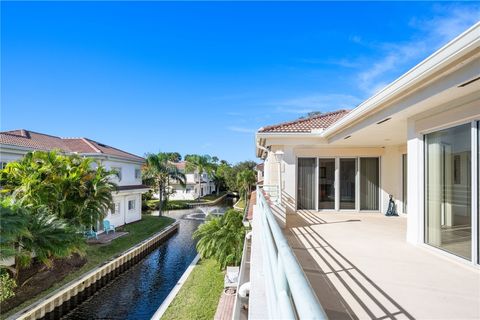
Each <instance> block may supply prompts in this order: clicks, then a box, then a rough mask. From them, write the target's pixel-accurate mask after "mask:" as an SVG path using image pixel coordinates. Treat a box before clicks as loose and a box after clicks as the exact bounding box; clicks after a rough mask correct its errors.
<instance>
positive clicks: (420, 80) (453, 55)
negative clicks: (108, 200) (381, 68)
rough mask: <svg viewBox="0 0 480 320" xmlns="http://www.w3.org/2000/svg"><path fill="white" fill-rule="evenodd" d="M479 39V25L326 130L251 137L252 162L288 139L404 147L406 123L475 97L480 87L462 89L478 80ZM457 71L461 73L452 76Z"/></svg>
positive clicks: (322, 142) (471, 85) (317, 142)
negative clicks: (253, 139)
mask: <svg viewBox="0 0 480 320" xmlns="http://www.w3.org/2000/svg"><path fill="white" fill-rule="evenodd" d="M479 34H480V22H479V23H477V24H475V25H474V26H472V27H471V28H469V29H468V30H466V31H465V32H463V33H462V34H461V35H459V36H458V37H456V38H455V39H453V40H452V41H450V42H449V43H447V44H446V45H445V46H443V47H442V48H440V49H439V50H438V51H436V52H435V53H433V54H432V55H431V56H429V57H428V58H426V59H425V60H423V61H422V62H420V63H419V64H418V65H416V66H415V67H413V68H412V69H411V70H409V71H408V72H407V73H405V74H404V75H402V76H401V77H400V78H398V79H397V80H395V81H394V82H392V83H391V84H389V85H388V86H387V87H385V88H384V89H382V90H381V91H379V92H378V93H376V94H375V95H373V96H372V97H371V98H369V99H367V100H366V101H364V102H363V103H362V104H360V105H359V106H358V107H356V108H355V109H353V110H352V111H350V112H349V113H348V114H347V115H345V116H344V117H342V118H341V119H340V120H338V121H337V122H335V123H334V124H332V125H331V126H330V127H328V128H327V129H325V130H319V131H318V132H310V133H305V132H302V133H262V132H258V133H257V134H256V143H257V156H258V157H260V158H264V157H265V152H264V151H263V150H260V149H259V148H258V145H260V146H262V147H264V148H265V147H266V148H268V146H270V145H273V144H275V143H278V141H280V140H281V139H288V138H295V139H297V138H298V139H305V138H310V139H312V138H314V140H313V141H314V144H318V145H321V144H326V145H330V144H332V143H333V144H335V145H337V144H338V145H356V146H357V145H359V144H362V145H364V146H369V145H377V146H378V145H388V144H398V143H399V142H403V143H404V142H406V127H407V126H406V121H407V118H408V117H411V116H412V115H413V114H415V113H419V112H425V111H426V110H427V109H428V108H430V109H432V108H435V107H437V106H440V105H442V103H443V102H445V101H449V100H455V99H457V100H461V99H466V98H467V99H468V97H469V96H470V98H471V96H472V95H475V92H476V93H477V94H478V92H479V91H480V81H476V82H473V83H471V84H469V85H468V86H465V87H462V84H465V83H468V82H469V81H472V80H473V79H476V78H477V77H478V76H479V72H478V70H480V37H479V36H478V35H479ZM462 68H463V69H462ZM458 70H461V71H462V72H455V71H458ZM432 84H434V85H432ZM422 99H423V100H422ZM384 120H386V121H384ZM382 121H384V122H382ZM359 132H360V133H361V134H359ZM385 133H395V134H392V137H385V136H384V135H385ZM352 136H353V137H352ZM367 138H368V139H367ZM367 140H368V141H367Z"/></svg>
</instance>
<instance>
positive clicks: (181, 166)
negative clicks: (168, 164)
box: [173, 161, 187, 170]
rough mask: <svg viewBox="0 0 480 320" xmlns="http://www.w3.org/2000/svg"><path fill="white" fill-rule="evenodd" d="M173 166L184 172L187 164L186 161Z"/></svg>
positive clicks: (175, 163)
mask: <svg viewBox="0 0 480 320" xmlns="http://www.w3.org/2000/svg"><path fill="white" fill-rule="evenodd" d="M173 165H174V166H175V167H177V169H178V170H185V167H186V165H187V162H186V161H180V162H174V163H173Z"/></svg>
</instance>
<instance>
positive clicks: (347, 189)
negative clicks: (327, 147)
mask: <svg viewBox="0 0 480 320" xmlns="http://www.w3.org/2000/svg"><path fill="white" fill-rule="evenodd" d="M356 173H357V159H340V209H347V210H352V209H355V197H356V194H355V191H356V179H355V176H356Z"/></svg>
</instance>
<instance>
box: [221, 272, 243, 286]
mask: <svg viewBox="0 0 480 320" xmlns="http://www.w3.org/2000/svg"><path fill="white" fill-rule="evenodd" d="M239 273H240V267H227V272H226V273H225V279H224V282H223V287H224V289H237V286H238V276H239Z"/></svg>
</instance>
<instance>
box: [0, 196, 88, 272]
mask: <svg viewBox="0 0 480 320" xmlns="http://www.w3.org/2000/svg"><path fill="white" fill-rule="evenodd" d="M0 231H1V238H0V259H2V260H4V259H9V258H14V260H15V264H14V267H13V268H8V269H9V270H10V271H11V272H12V273H13V274H14V277H15V279H18V276H19V273H20V270H21V269H22V268H25V267H28V266H29V265H30V264H31V263H32V260H33V257H35V259H37V260H39V261H40V262H42V263H43V264H45V265H46V266H47V267H50V266H51V265H52V260H53V259H55V258H65V257H68V256H70V255H72V254H73V253H78V254H83V253H84V249H85V241H84V239H83V236H82V232H81V230H80V229H79V227H75V226H74V225H72V224H71V223H68V222H67V221H66V220H64V219H60V218H58V217H56V216H55V215H54V214H52V213H51V212H49V211H48V208H47V207H45V206H42V207H37V208H33V207H21V206H19V205H17V204H15V202H14V201H13V200H12V199H9V198H7V199H4V200H3V201H2V202H1V203H0Z"/></svg>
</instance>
